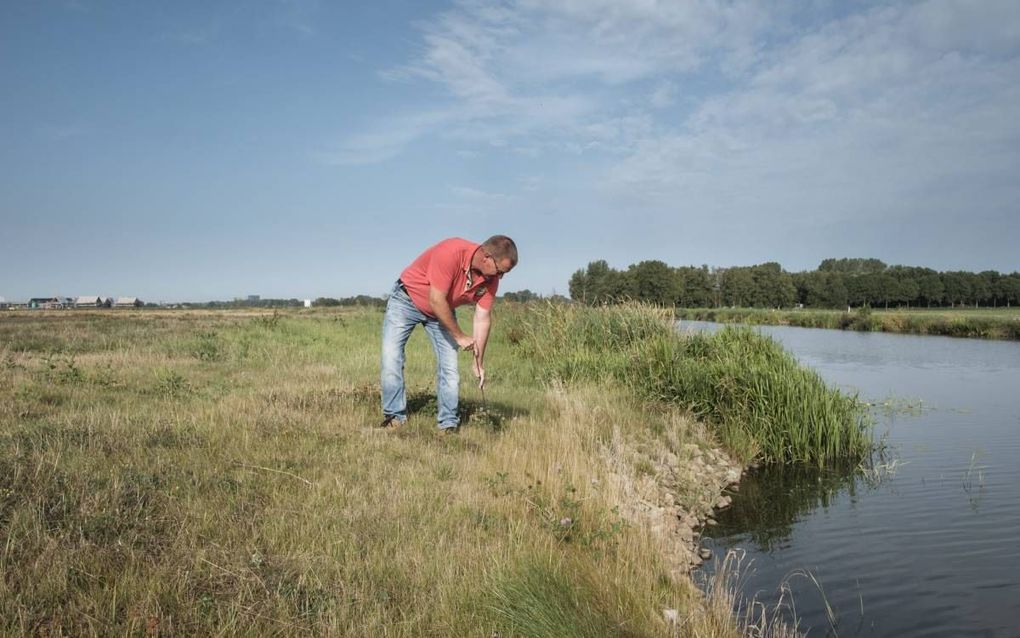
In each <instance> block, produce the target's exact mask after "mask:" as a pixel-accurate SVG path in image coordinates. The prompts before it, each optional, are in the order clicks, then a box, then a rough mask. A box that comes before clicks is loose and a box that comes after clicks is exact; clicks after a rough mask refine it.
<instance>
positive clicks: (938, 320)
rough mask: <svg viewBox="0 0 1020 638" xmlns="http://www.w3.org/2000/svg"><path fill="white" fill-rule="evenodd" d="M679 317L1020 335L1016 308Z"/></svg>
mask: <svg viewBox="0 0 1020 638" xmlns="http://www.w3.org/2000/svg"><path fill="white" fill-rule="evenodd" d="M676 316H677V318H679V319H691V320H695V321H716V322H719V323H739V324H745V325H779V326H797V327H801V328H830V329H836V330H857V331H863V332H893V333H909V334H920V335H938V336H945V337H971V338H980V339H1010V340H1020V308H998V309H992V308H980V309H979V308H956V309H948V308H943V309H940V310H927V309H924V310H874V311H873V310H871V309H869V308H859V309H857V310H854V311H852V312H846V311H845V310H844V311H838V310H808V309H793V310H763V309H759V308H677V309H676Z"/></svg>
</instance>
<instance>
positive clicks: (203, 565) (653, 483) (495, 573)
mask: <svg viewBox="0 0 1020 638" xmlns="http://www.w3.org/2000/svg"><path fill="white" fill-rule="evenodd" d="M380 324H381V314H380V313H379V312H378V311H373V310H352V311H330V312H324V311H313V312H308V311H288V312H286V313H282V314H278V315H272V314H258V313H244V312H237V311H234V312H203V311H176V312H147V311H138V312H123V313H121V312H117V313H103V312H81V313H78V312H75V313H70V312H53V313H49V312H33V313H31V314H29V313H24V314H22V313H17V314H12V315H4V316H3V317H2V318H0V344H2V345H0V542H2V545H0V633H3V634H5V635H59V634H71V635H82V634H103V635H111V634H114V635H120V634H133V635H141V634H144V635H160V634H185V635H192V634H199V635H208V634H228V635H230V634H249V635H295V634H296V635H301V634H313V635H366V636H367V635H372V636H374V635H394V636H422V635H425V636H427V635H437V636H438V635H442V636H448V635H485V636H489V635H492V634H494V633H498V634H499V635H501V636H542V635H599V636H603V635H624V636H650V635H664V634H665V635H669V634H670V633H671V632H672V633H678V632H679V633H682V634H683V635H697V636H735V635H738V632H739V629H738V623H737V622H736V621H735V620H734V619H733V618H732V617H731V616H730V614H729V611H728V607H726V606H718V605H717V606H712V605H711V604H710V601H706V599H705V597H704V595H703V594H702V593H701V592H700V591H699V590H698V589H697V588H696V587H695V586H694V585H693V584H692V582H691V580H690V578H689V576H688V565H687V563H685V562H683V556H678V555H677V552H678V548H679V547H680V546H681V545H682V542H681V541H680V540H679V539H678V538H676V537H675V536H673V535H670V534H669V533H667V532H664V531H663V529H661V528H657V527H656V525H658V524H659V523H658V522H657V521H668V520H673V521H674V522H675V521H676V515H677V512H678V511H680V509H679V508H680V507H681V506H680V505H674V504H673V503H674V500H673V497H672V496H669V495H670V494H673V495H676V501H679V502H681V503H682V506H683V507H684V508H686V509H685V510H684V511H690V512H692V513H698V514H699V515H704V513H705V512H704V510H703V509H702V510H697V509H696V508H698V507H702V508H704V507H706V505H705V503H710V502H711V501H712V500H713V499H714V498H716V497H717V496H718V490H719V489H720V488H721V487H722V486H721V485H719V484H716V483H712V482H711V481H709V480H708V478H707V476H706V475H700V474H695V473H693V472H690V473H687V472H685V471H683V468H685V467H687V465H688V462H689V461H692V460H693V458H694V457H695V455H701V454H702V453H703V451H705V450H711V449H713V448H715V447H717V446H718V441H717V439H715V438H714V435H713V434H712V432H711V430H710V429H708V428H705V427H704V426H703V425H701V424H699V423H697V422H696V421H694V420H692V419H690V418H688V417H686V416H684V415H682V414H680V413H679V412H677V411H675V410H673V411H670V410H661V411H654V412H650V411H647V410H645V409H644V404H643V403H641V402H640V401H638V400H637V399H635V398H633V397H632V396H630V394H629V391H628V390H627V389H626V388H623V387H619V386H617V385H613V384H600V383H598V382H594V381H587V382H582V381H581V380H580V379H578V381H577V383H574V384H563V383H559V382H556V381H553V380H552V379H551V378H550V377H547V376H543V377H541V378H539V377H538V376H536V375H535V371H536V369H537V368H536V364H535V363H534V362H533V361H531V360H530V359H529V358H528V356H527V355H526V352H525V351H526V349H527V348H526V345H525V344H524V343H523V342H520V341H518V343H517V344H516V345H515V344H514V343H511V336H512V335H513V334H514V331H515V329H516V326H517V324H516V323H515V322H514V319H513V317H512V316H510V313H508V315H507V316H505V317H500V318H499V323H498V324H497V326H498V327H497V330H496V333H495V335H494V337H493V340H492V342H491V346H490V347H491V350H490V353H489V356H488V361H489V365H488V367H489V376H490V386H489V388H487V391H486V394H487V402H486V403H485V404H484V406H483V404H482V403H481V397H480V395H479V393H478V392H477V390H476V389H473V388H471V386H470V384H469V382H468V381H467V380H466V379H465V382H464V385H463V388H462V399H463V401H462V408H463V417H464V419H465V426H464V428H463V430H464V431H463V432H462V434H461V435H460V436H458V437H454V438H439V437H437V436H436V435H435V404H434V401H433V400H432V398H431V397H432V393H433V389H432V385H431V383H432V381H431V380H432V378H433V371H432V355H431V352H430V350H429V346H428V343H427V341H426V340H425V338H424V336H423V335H422V334H420V331H418V333H416V335H415V336H414V337H413V338H412V340H411V343H410V344H409V362H408V370H407V374H408V379H409V383H410V390H411V393H410V395H411V396H410V399H411V401H410V403H411V406H412V414H411V418H410V420H409V423H408V424H407V426H406V427H405V428H403V429H402V430H401V431H398V432H395V433H387V432H379V431H376V430H374V429H373V428H372V427H371V426H372V425H373V424H374V423H375V422H376V421H377V419H378V405H377V403H378V385H377V381H376V378H377V375H378V367H377V366H378V363H377V359H378V343H377V339H378V333H379V327H380ZM594 329H595V327H594V326H593V330H594ZM518 336H520V335H518ZM515 338H516V337H515ZM464 363H465V366H464V367H465V369H466V368H467V366H466V363H467V362H466V355H465V362H464ZM483 407H484V409H483ZM664 455H671V457H672V459H673V460H672V462H673V464H674V465H673V466H671V467H676V468H679V469H678V470H677V472H672V473H665V472H664V470H663V468H664V467H667V466H665V465H663V464H662V463H661V462H660V457H661V456H664ZM667 489H668V491H667ZM667 497H668V499H667ZM639 498H640V499H643V502H656V503H658V505H657V506H656V507H655V512H658V516H659V517H660V518H654V517H653V516H652V514H653V513H654V512H651V511H650V510H648V509H647V506H646V505H642V504H639ZM664 609H672V610H677V611H678V614H679V619H680V625H681V626H682V627H683V629H682V631H680V630H678V629H677V626H676V624H675V623H674V624H670V622H668V621H667V620H665V619H664V617H663V610H664Z"/></svg>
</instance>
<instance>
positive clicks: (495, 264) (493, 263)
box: [485, 253, 510, 279]
mask: <svg viewBox="0 0 1020 638" xmlns="http://www.w3.org/2000/svg"><path fill="white" fill-rule="evenodd" d="M485 256H486V257H488V258H489V259H491V260H492V265H493V266H495V267H496V276H497V277H499V278H500V279H502V278H503V275H505V274H507V273H508V272H510V271H509V270H500V269H499V262H497V261H496V258H495V257H493V256H492V255H490V254H489V253H485Z"/></svg>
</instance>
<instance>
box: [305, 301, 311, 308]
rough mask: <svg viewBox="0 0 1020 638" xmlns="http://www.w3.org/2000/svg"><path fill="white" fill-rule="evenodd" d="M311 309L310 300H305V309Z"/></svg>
mask: <svg viewBox="0 0 1020 638" xmlns="http://www.w3.org/2000/svg"><path fill="white" fill-rule="evenodd" d="M311 307H312V300H311V299H305V308H311Z"/></svg>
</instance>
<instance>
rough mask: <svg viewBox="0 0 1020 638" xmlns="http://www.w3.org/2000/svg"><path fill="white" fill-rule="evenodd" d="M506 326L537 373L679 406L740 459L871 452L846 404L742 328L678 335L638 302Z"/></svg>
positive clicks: (861, 424)
mask: <svg viewBox="0 0 1020 638" xmlns="http://www.w3.org/2000/svg"><path fill="white" fill-rule="evenodd" d="M514 320H515V321H517V322H519V325H520V326H521V328H520V330H521V339H520V341H521V343H522V348H523V349H524V350H525V352H526V354H527V355H528V356H529V357H531V358H533V359H534V360H535V361H536V362H537V367H538V369H539V370H540V371H541V372H543V373H544V374H546V375H558V376H559V377H560V378H562V379H564V380H567V381H576V380H581V379H597V380H605V379H607V378H612V379H616V380H617V382H619V383H621V384H623V385H624V386H625V387H627V388H629V389H630V391H631V392H632V393H634V394H635V395H638V396H641V397H644V398H646V399H649V400H653V401H657V402H661V403H664V404H667V405H677V406H681V407H683V408H686V409H688V410H690V411H691V412H692V413H693V414H694V415H696V416H697V417H699V418H701V419H704V420H706V421H708V422H710V423H712V424H714V425H715V426H716V428H717V431H718V433H719V435H720V436H721V437H722V441H723V443H724V444H725V445H726V447H727V448H728V449H730V450H731V451H732V452H734V453H736V454H737V455H738V456H739V457H740V458H743V459H745V460H746V461H752V460H758V461H764V462H775V463H791V462H792V463H807V464H812V465H816V466H823V465H826V464H828V463H833V462H835V461H838V460H843V461H847V460H850V461H853V460H855V459H859V458H861V457H862V456H864V455H865V454H867V453H868V451H869V450H870V449H871V445H872V439H871V429H870V424H869V422H868V420H867V416H866V410H865V409H864V407H863V406H861V405H860V404H859V403H858V401H857V400H856V398H855V397H852V396H848V395H845V394H843V393H841V392H840V391H838V390H836V389H833V388H830V387H828V386H827V385H826V384H825V383H824V381H823V380H822V379H821V377H819V376H818V374H817V373H815V372H813V371H812V370H810V369H808V368H805V367H804V366H801V365H799V364H798V363H797V361H796V359H794V358H793V357H792V356H791V355H790V354H789V353H787V352H786V351H784V350H783V349H782V347H780V346H779V345H778V344H777V343H776V342H775V341H773V340H772V339H770V338H768V337H766V336H762V335H759V334H757V333H755V332H753V331H751V330H735V329H726V330H722V331H720V332H719V333H717V334H707V333H693V334H678V333H677V331H676V330H675V329H674V328H673V326H672V324H671V323H670V322H669V314H668V313H666V312H664V311H662V310H658V309H654V308H649V307H644V306H640V305H621V306H612V307H607V308H587V307H581V306H561V305H549V306H547V307H546V308H544V309H543V310H540V311H535V312H531V313H529V314H528V315H526V316H519V317H515V318H514Z"/></svg>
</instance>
